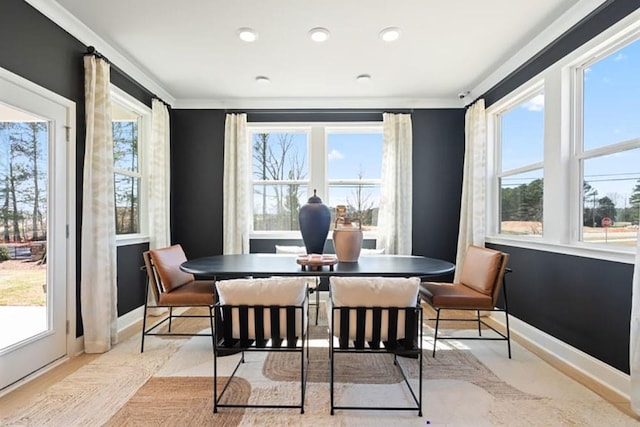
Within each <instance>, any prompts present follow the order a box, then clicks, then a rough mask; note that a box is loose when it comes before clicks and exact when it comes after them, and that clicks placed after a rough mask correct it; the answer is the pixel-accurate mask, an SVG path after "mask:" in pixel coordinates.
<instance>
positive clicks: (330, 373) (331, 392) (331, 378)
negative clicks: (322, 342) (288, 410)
mask: <svg viewBox="0 0 640 427" xmlns="http://www.w3.org/2000/svg"><path fill="white" fill-rule="evenodd" d="M331 317H332V318H331V328H333V327H334V325H335V323H334V322H335V319H334V318H333V310H331ZM333 356H334V354H333V333H332V331H331V330H330V331H329V392H330V393H329V400H330V404H331V415H333Z"/></svg>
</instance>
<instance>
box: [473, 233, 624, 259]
mask: <svg viewBox="0 0 640 427" xmlns="http://www.w3.org/2000/svg"><path fill="white" fill-rule="evenodd" d="M485 241H486V242H487V243H493V244H497V245H507V246H515V247H518V248H525V249H533V250H538V251H546V252H553V253H558V254H564V255H573V256H579V257H584V258H593V259H599V260H606V261H613V262H621V263H624V264H634V263H635V257H636V254H635V246H634V247H633V249H630V250H624V249H620V248H613V247H604V246H601V245H597V244H586V243H575V244H564V243H550V242H545V241H542V240H533V239H526V240H525V239H516V238H509V237H503V236H487V237H486V238H485Z"/></svg>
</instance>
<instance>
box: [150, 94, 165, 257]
mask: <svg viewBox="0 0 640 427" xmlns="http://www.w3.org/2000/svg"><path fill="white" fill-rule="evenodd" d="M147 153H148V156H149V192H148V194H149V204H148V205H149V238H150V241H149V247H150V248H151V249H156V248H163V247H166V246H169V245H170V244H171V235H170V229H169V182H170V180H169V158H170V157H169V109H168V108H167V106H166V105H165V104H164V103H163V102H162V101H160V100H158V99H153V101H152V104H151V140H150V143H149V150H148V151H147Z"/></svg>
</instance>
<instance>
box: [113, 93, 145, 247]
mask: <svg viewBox="0 0 640 427" xmlns="http://www.w3.org/2000/svg"><path fill="white" fill-rule="evenodd" d="M148 117H149V111H148V109H147V108H145V107H143V106H141V105H139V103H138V102H137V101H135V100H133V99H132V98H131V97H129V96H128V95H126V94H124V93H123V92H122V91H119V90H117V89H113V88H112V112H111V120H112V131H113V162H114V165H113V166H114V191H115V194H114V198H115V208H116V235H131V234H141V233H143V231H144V225H145V218H144V217H143V215H141V213H142V212H143V210H142V207H143V204H144V202H145V200H144V198H143V194H144V193H143V188H144V184H145V182H144V175H143V172H144V167H143V163H142V160H143V159H142V157H144V156H143V155H142V153H143V141H144V139H143V137H144V135H145V134H146V132H145V125H146V122H147V121H148Z"/></svg>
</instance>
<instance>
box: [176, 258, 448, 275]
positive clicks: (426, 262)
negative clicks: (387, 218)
mask: <svg viewBox="0 0 640 427" xmlns="http://www.w3.org/2000/svg"><path fill="white" fill-rule="evenodd" d="M298 260H299V256H298V255H295V254H272V253H252V254H236V255H213V256H205V257H199V258H193V259H190V260H187V261H186V262H184V263H182V264H181V266H180V269H181V270H182V271H184V272H187V273H191V274H194V275H197V276H202V277H207V278H213V279H217V278H220V277H233V276H239V277H242V276H253V277H270V276H313V277H327V276H364V277H373V276H382V277H412V276H418V277H421V278H436V277H439V276H444V275H447V274H450V273H452V272H453V271H454V270H455V265H454V264H453V263H451V262H449V261H446V260H442V259H437V258H430V257H425V256H418V255H385V254H375V255H361V256H360V257H359V258H358V260H357V261H356V262H336V263H335V264H334V265H320V266H316V267H315V268H308V266H305V265H301V264H299V263H298Z"/></svg>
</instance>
